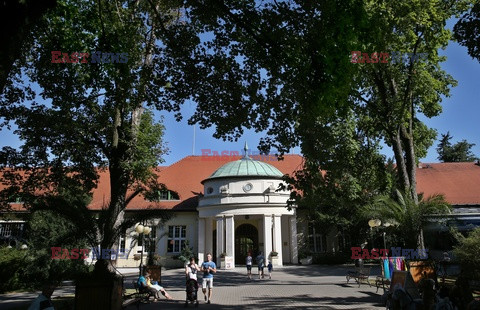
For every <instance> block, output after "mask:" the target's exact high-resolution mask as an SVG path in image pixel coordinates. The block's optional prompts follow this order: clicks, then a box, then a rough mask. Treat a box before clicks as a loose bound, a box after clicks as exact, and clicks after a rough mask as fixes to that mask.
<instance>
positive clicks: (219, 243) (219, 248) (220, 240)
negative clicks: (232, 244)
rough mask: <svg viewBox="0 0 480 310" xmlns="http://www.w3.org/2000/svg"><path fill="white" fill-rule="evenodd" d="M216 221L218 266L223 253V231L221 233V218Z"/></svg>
mask: <svg viewBox="0 0 480 310" xmlns="http://www.w3.org/2000/svg"><path fill="white" fill-rule="evenodd" d="M216 219H217V253H215V255H216V257H217V265H220V260H221V259H220V254H222V253H223V252H225V247H224V245H225V242H224V237H223V236H224V231H223V216H219V217H217V218H216Z"/></svg>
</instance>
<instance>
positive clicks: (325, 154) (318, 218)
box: [287, 113, 394, 246]
mask: <svg viewBox="0 0 480 310" xmlns="http://www.w3.org/2000/svg"><path fill="white" fill-rule="evenodd" d="M346 118H347V117H346V116H339V117H338V118H336V119H332V120H331V121H330V122H328V124H325V125H324V124H321V123H319V124H317V125H316V126H315V127H314V128H312V129H311V130H312V131H315V133H316V134H315V135H312V137H317V138H316V139H312V140H310V141H309V143H308V147H309V148H311V150H310V152H311V153H314V152H316V153H317V156H316V158H315V160H313V159H309V158H306V160H305V164H304V169H303V170H302V171H299V172H297V174H296V175H295V176H293V177H292V178H287V182H288V183H290V184H295V187H293V186H291V187H290V189H292V190H293V193H292V197H293V198H294V200H293V201H292V203H295V204H297V205H298V206H299V208H300V209H306V210H307V213H308V217H309V220H310V221H311V222H313V223H316V225H317V227H319V228H322V227H323V230H324V231H323V233H325V234H326V233H327V232H328V230H330V229H331V228H332V227H335V228H336V229H337V231H339V232H341V233H343V234H345V235H347V236H351V237H352V240H351V241H352V242H353V244H357V243H358V241H360V239H361V238H362V236H361V234H360V233H359V232H362V231H365V227H362V226H365V225H362V223H360V222H359V221H358V220H357V218H358V211H359V208H358V206H362V205H365V204H368V203H369V202H371V200H372V199H373V197H375V196H377V195H380V194H386V193H388V192H389V191H390V189H391V187H392V185H393V183H394V178H393V177H392V175H391V173H390V172H389V171H388V169H389V166H386V165H385V163H384V160H385V159H384V157H383V156H381V155H379V154H378V148H379V145H378V142H377V141H374V140H372V139H370V138H369V137H368V136H366V135H365V132H363V131H361V130H360V129H359V127H360V126H359V122H358V121H357V120H356V119H357V118H356V117H355V116H354V114H353V113H350V115H349V116H348V119H346ZM306 144H307V143H306ZM318 167H321V168H322V170H320V169H318ZM365 167H368V169H365ZM344 246H346V245H344Z"/></svg>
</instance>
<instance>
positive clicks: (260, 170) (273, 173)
mask: <svg viewBox="0 0 480 310" xmlns="http://www.w3.org/2000/svg"><path fill="white" fill-rule="evenodd" d="M247 150H248V146H247V144H246V143H245V154H247ZM244 176H250V177H274V178H281V177H283V173H282V172H281V171H280V170H278V169H277V168H275V167H274V166H272V165H270V164H267V163H265V162H263V161H258V160H254V159H251V158H250V157H248V155H245V156H244V157H243V158H242V159H240V160H236V161H232V162H229V163H226V164H225V165H223V166H221V167H220V168H218V169H217V170H216V171H215V172H214V173H213V174H212V175H211V176H210V177H209V178H208V179H215V178H225V177H244ZM208 179H207V180H208Z"/></svg>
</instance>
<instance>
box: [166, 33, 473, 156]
mask: <svg viewBox="0 0 480 310" xmlns="http://www.w3.org/2000/svg"><path fill="white" fill-rule="evenodd" d="M440 53H441V54H442V55H445V56H447V61H446V62H444V63H442V68H443V69H444V70H445V71H446V72H448V73H449V74H451V75H452V76H453V77H454V78H455V79H456V80H457V81H458V86H457V87H454V88H453V89H452V90H451V96H450V97H449V98H444V100H443V102H442V106H443V113H442V114H441V115H440V116H438V117H435V118H432V119H427V118H424V119H422V120H423V121H424V122H425V123H426V124H427V126H429V127H431V128H434V129H436V130H437V132H438V135H437V140H436V141H435V142H434V144H433V145H432V147H431V148H430V149H429V152H428V154H427V157H426V158H423V159H421V161H422V162H425V163H427V162H438V159H437V156H438V154H437V151H436V146H437V144H438V138H440V137H441V134H445V133H446V132H447V131H450V135H452V136H453V139H452V143H455V142H458V141H460V140H462V139H466V140H467V141H468V142H470V143H475V144H476V145H475V146H474V147H473V148H472V151H473V153H474V154H475V155H476V156H479V157H480V120H479V118H480V117H479V116H480V80H479V77H480V63H479V62H478V61H477V60H474V59H472V58H471V57H470V56H469V55H468V54H467V49H466V48H465V47H463V46H460V45H459V44H457V43H456V42H451V43H450V44H449V46H448V47H447V49H446V50H445V51H441V52H440ZM193 110H194V106H193V104H192V105H190V106H189V105H188V104H187V105H186V106H185V107H184V112H185V115H186V116H189V115H191V114H192V113H193ZM163 115H164V117H165V126H166V134H165V138H166V141H168V144H169V148H170V154H169V155H167V156H166V157H165V159H166V164H172V163H174V162H176V161H178V160H180V159H182V158H183V157H185V156H187V155H192V147H193V126H188V125H187V121H186V119H187V118H188V117H185V119H184V120H182V121H181V122H176V121H175V119H174V118H173V116H172V115H168V114H163ZM213 132H214V129H212V128H210V129H207V130H199V129H198V126H197V128H196V130H195V148H194V154H195V155H201V149H211V150H212V151H218V152H219V153H221V151H224V150H226V151H231V150H234V151H235V150H236V151H240V150H242V149H243V144H244V142H245V141H247V142H248V145H249V147H250V148H251V149H253V148H255V150H256V147H257V146H258V142H259V140H260V137H262V136H263V134H261V133H260V134H259V133H255V132H254V131H253V130H250V131H248V130H247V131H245V133H244V135H243V136H242V138H241V139H240V140H239V141H238V142H236V143H230V142H224V141H222V140H217V139H214V138H213V137H212V135H213ZM290 153H295V154H299V153H300V150H299V149H298V148H296V149H293V150H292V151H291V152H290ZM382 153H383V154H385V155H387V156H388V157H393V152H392V151H391V150H390V149H389V148H388V147H384V149H383V151H382Z"/></svg>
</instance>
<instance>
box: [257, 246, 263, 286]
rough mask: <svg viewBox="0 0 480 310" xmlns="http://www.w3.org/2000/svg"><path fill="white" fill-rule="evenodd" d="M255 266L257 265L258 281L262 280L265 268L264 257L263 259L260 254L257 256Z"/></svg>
mask: <svg viewBox="0 0 480 310" xmlns="http://www.w3.org/2000/svg"><path fill="white" fill-rule="evenodd" d="M257 264H258V279H263V268H264V267H265V257H263V254H262V252H261V251H260V253H259V254H258V256H257Z"/></svg>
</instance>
